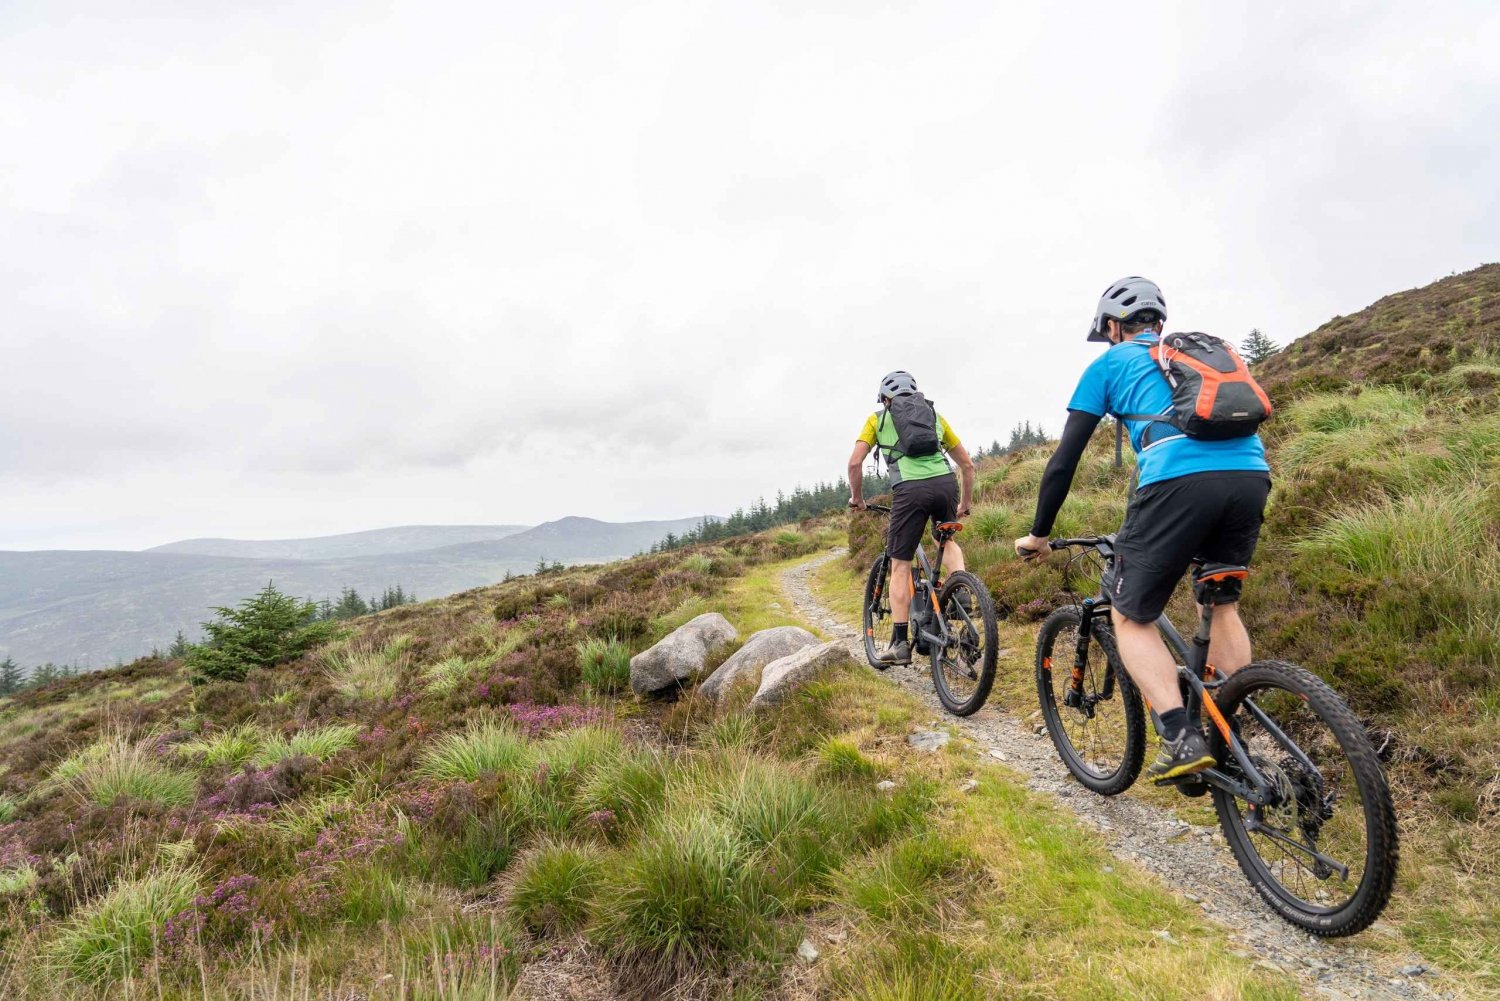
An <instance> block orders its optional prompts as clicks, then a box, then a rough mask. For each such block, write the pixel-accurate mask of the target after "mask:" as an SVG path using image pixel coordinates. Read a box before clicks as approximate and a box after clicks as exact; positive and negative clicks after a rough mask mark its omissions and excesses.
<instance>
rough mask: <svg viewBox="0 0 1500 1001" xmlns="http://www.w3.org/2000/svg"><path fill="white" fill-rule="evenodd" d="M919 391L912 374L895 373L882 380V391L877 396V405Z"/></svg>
mask: <svg viewBox="0 0 1500 1001" xmlns="http://www.w3.org/2000/svg"><path fill="white" fill-rule="evenodd" d="M916 391H917V380H916V379H913V378H912V377H911V373H910V372H903V371H899V370H898V371H895V372H892V373H891V374H890V375H888V376H886V377H885V378H884V379H881V380H880V391H879V392H878V393H876V394H875V402H876V403H884V402H885V401H886V400H889V399H890V398H891V397H893V396H900V395H901V394H903V393H915V392H916Z"/></svg>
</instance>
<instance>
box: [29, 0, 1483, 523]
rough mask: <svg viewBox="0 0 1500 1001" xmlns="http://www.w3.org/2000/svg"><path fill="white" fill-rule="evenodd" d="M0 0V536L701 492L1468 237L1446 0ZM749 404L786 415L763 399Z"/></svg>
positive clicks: (1477, 186)
mask: <svg viewBox="0 0 1500 1001" xmlns="http://www.w3.org/2000/svg"><path fill="white" fill-rule="evenodd" d="M59 10H60V9H59V8H57V7H56V6H55V5H51V4H49V5H45V6H43V5H26V4H11V5H8V6H7V7H6V8H5V10H4V11H3V12H0V65H4V66H6V75H5V85H4V86H3V88H0V192H3V193H4V196H3V198H0V232H4V233H5V234H6V239H5V240H4V241H0V302H3V303H4V304H5V317H4V320H3V321H0V357H3V358H4V359H5V374H6V385H5V387H4V390H3V391H0V498H3V500H0V505H3V517H0V547H5V546H14V547H35V546H51V545H80V546H83V545H113V546H140V545H149V544H153V543H157V542H162V541H166V540H167V539H170V538H174V537H181V536H187V535H235V534H238V535H262V536H264V535H309V534H314V533H317V532H323V531H338V530H349V529H357V528H366V527H373V526H376V525H381V524H390V523H398V522H405V521H420V522H433V521H445V520H447V521H454V522H484V521H494V522H511V521H537V520H542V519H545V518H547V517H551V516H555V515H558V514H561V513H581V514H592V515H595V516H600V517H612V518H632V517H668V516H676V515H681V514H688V513H692V512H696V511H704V510H717V511H724V510H727V509H729V508H731V507H733V506H734V505H735V504H738V503H742V502H745V501H748V500H751V499H753V498H754V497H755V496H756V495H757V494H760V493H767V494H774V492H775V490H776V489H777V488H781V487H790V486H791V485H793V484H795V483H796V482H798V481H802V482H809V481H811V480H814V479H819V478H824V479H826V478H832V477H834V476H836V475H838V474H839V472H840V470H841V468H842V466H843V462H844V459H845V457H846V455H847V450H848V447H849V443H850V441H851V439H852V438H853V436H854V433H855V431H856V429H857V427H858V423H859V421H860V420H862V418H863V415H864V413H865V411H866V409H867V407H868V406H869V398H870V396H871V387H872V385H873V382H874V380H875V379H876V378H878V376H879V375H880V374H881V373H883V372H884V371H886V370H888V369H890V368H893V367H900V366H905V367H909V368H911V369H913V370H914V371H916V372H917V373H918V375H919V377H920V378H921V379H922V380H923V381H924V383H925V384H926V385H927V386H928V388H930V390H931V392H932V395H933V396H934V397H936V398H937V399H938V400H939V402H940V404H941V406H942V407H943V409H944V411H945V413H947V414H948V415H949V416H950V417H951V418H952V419H953V421H954V423H955V425H956V426H957V427H958V428H959V430H960V432H961V433H962V434H964V435H965V436H967V437H969V439H970V441H971V442H977V441H987V440H989V439H991V438H995V437H1001V438H1003V437H1004V436H1005V434H1006V432H1007V430H1008V428H1009V426H1010V425H1011V424H1012V423H1014V422H1016V421H1018V420H1022V419H1032V420H1041V421H1043V422H1044V423H1047V424H1050V425H1054V426H1055V425H1056V424H1057V423H1058V422H1059V421H1060V419H1061V416H1062V408H1063V405H1064V403H1065V401H1066V397H1067V394H1068V392H1069V390H1070V389H1071V386H1072V383H1073V381H1074V379H1075V378H1076V374H1077V372H1078V370H1079V369H1080V368H1081V367H1082V366H1083V364H1085V363H1086V361H1087V360H1088V359H1089V358H1090V357H1092V350H1093V349H1091V348H1090V347H1089V346H1087V345H1086V344H1084V343H1083V340H1082V337H1081V334H1080V331H1081V330H1082V328H1083V325H1084V322H1085V320H1086V318H1087V314H1088V313H1089V312H1090V310H1091V308H1092V301H1093V298H1094V296H1096V295H1097V293H1098V290H1099V289H1100V288H1101V287H1102V286H1103V284H1104V283H1105V282H1106V281H1108V280H1109V279H1110V278H1112V277H1115V276H1116V275H1118V274H1122V273H1134V272H1144V273H1147V274H1151V275H1153V276H1155V277H1156V278H1157V279H1158V280H1159V281H1161V282H1162V283H1163V284H1164V285H1165V286H1166V287H1167V289H1168V294H1169V295H1171V296H1172V299H1173V302H1174V307H1175V308H1176V312H1175V314H1174V316H1173V322H1174V324H1176V323H1178V322H1181V323H1182V324H1183V325H1184V326H1190V327H1196V328H1200V329H1209V330H1218V331H1223V332H1226V333H1228V334H1230V335H1231V336H1242V335H1243V333H1244V331H1246V330H1248V328H1249V327H1251V326H1259V327H1261V328H1262V329H1265V330H1266V331H1267V332H1269V333H1270V334H1271V335H1272V336H1273V337H1276V338H1278V339H1281V340H1286V339H1288V338H1290V337H1292V336H1295V335H1296V334H1299V333H1302V332H1305V331H1306V330H1308V329H1310V328H1311V327H1313V326H1315V325H1316V324H1317V323H1319V322H1321V321H1323V320H1325V319H1327V318H1328V317H1329V316H1331V315H1333V314H1335V313H1339V312H1348V311H1351V310H1354V309H1358V308H1360V307H1362V306H1363V305H1365V304H1366V303H1368V302H1369V301H1371V300H1372V299H1374V298H1376V297H1377V296H1379V295H1382V294H1384V293H1386V292H1388V291H1391V290H1394V289H1397V288H1403V287H1410V286H1413V285H1417V284H1421V283H1423V282H1426V281H1429V280H1432V279H1434V278H1436V277H1439V276H1441V275H1443V274H1446V273H1448V272H1449V271H1452V270H1455V269H1463V268H1467V267H1471V266H1473V265H1475V264H1477V263H1479V262H1481V261H1483V260H1494V259H1496V258H1497V256H1500V237H1497V236H1496V234H1497V233H1500V207H1497V204H1496V194H1495V185H1494V183H1493V178H1494V177H1495V176H1500V161H1497V149H1496V144H1495V143H1494V140H1493V137H1494V136H1495V135H1497V134H1500V105H1497V103H1496V101H1495V100H1494V95H1495V94H1496V93H1497V92H1500V70H1497V68H1496V64H1495V61H1494V60H1493V59H1492V58H1491V56H1490V54H1491V53H1493V52H1494V51H1496V50H1497V49H1500V14H1497V13H1496V11H1495V8H1494V6H1493V5H1492V4H1487V3H1469V4H1440V5H1437V6H1436V7H1427V8H1424V11H1423V15H1422V18H1421V21H1420V23H1414V22H1413V20H1412V18H1411V17H1410V16H1409V15H1408V14H1407V13H1404V12H1402V11H1400V10H1393V9H1388V8H1387V7H1385V6H1383V5H1373V4H1371V5H1340V6H1339V7H1337V8H1322V7H1313V8H1309V7H1307V6H1306V5H1302V6H1270V7H1267V6H1265V5H1259V4H1256V5H1249V4H1244V5H1235V4H1216V5H1209V6H1204V5H1147V6H1145V7H1143V8H1141V9H1140V10H1134V11H1132V14H1131V17H1130V33H1129V37H1128V38H1122V36H1121V34H1120V24H1119V22H1120V19H1119V17H1117V16H1116V13H1117V12H1116V10H1115V8H1112V7H1110V6H1108V5H1102V4H1084V5H1073V6H1071V7H1069V8H1068V9H1067V11H1065V12H1062V11H1058V12H1052V11H1047V10H1043V9H1034V10H1032V9H1012V8H1006V9H1004V10H1000V9H997V8H995V7H993V5H984V4H977V3H936V4H923V5H911V4H875V5H868V4H867V5H860V6H858V7H839V6H837V5H801V4H799V5H783V6H780V7H777V6H770V5H740V4H716V3H697V4H690V3H685V2H681V3H678V2H672V3H633V4H628V5H625V4H618V5H616V4H567V3H562V4H502V5H479V4H472V5H470V4H457V3H453V4H437V5H433V4H414V3H396V4H392V5H387V6H385V7H381V8H378V9H376V8H369V7H367V6H364V5H348V4H338V3H321V2H319V3H308V4H298V5H284V6H276V5H271V6H258V7H246V6H243V5H240V6H235V5H212V4H210V5H201V4H197V5H187V4H169V3H158V4H155V5H152V6H148V7H144V8H143V7H141V6H140V5H132V6H131V7H130V8H129V10H128V11H127V10H126V9H125V8H120V7H118V6H111V5H106V4H97V3H75V4H72V5H70V6H69V7H68V8H67V10H66V12H65V15H64V14H63V13H59ZM782 415H791V416H790V417H787V416H782Z"/></svg>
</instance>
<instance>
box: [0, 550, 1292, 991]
mask: <svg viewBox="0 0 1500 1001" xmlns="http://www.w3.org/2000/svg"><path fill="white" fill-rule="evenodd" d="M841 534H842V529H841V527H840V528H837V529H834V528H830V527H828V526H819V525H816V524H806V525H804V526H803V527H802V528H801V529H800V530H793V529H781V530H778V531H777V532H775V533H774V534H769V533H768V534H767V535H764V536H760V537H751V538H739V539H732V540H728V541H726V542H725V543H723V544H720V545H715V546H712V547H709V546H704V547H698V548H697V549H695V550H692V551H687V552H674V553H671V554H666V555H660V556H651V557H642V558H638V559H634V560H630V561H626V562H623V563H617V564H613V565H610V566H607V567H602V568H590V569H585V570H575V571H567V572H562V573H549V574H546V575H544V576H542V577H536V578H532V577H528V578H524V579H520V580H517V581H514V582H511V583H506V584H501V585H498V586H493V587H489V588H484V589H480V590H476V591H471V592H468V593H465V594H462V595H457V596H454V597H452V598H449V599H444V600H440V601H432V602H426V603H423V604H420V605H413V606H403V607H400V608H396V609H393V610H390V611H387V612H382V613H380V614H378V615H374V616H369V617H366V618H362V619H358V620H354V621H352V622H351V623H349V624H348V627H347V631H346V633H345V634H344V635H342V636H341V637H339V638H337V639H335V640H334V641H333V642H331V643H329V644H328V645H326V646H324V647H322V648H320V649H318V650H315V651H314V652H312V653H311V654H309V655H307V656H305V657H302V658H300V659H298V660H296V661H294V662H291V663H286V664H280V665H277V666H275V667H273V668H270V669H265V670H256V671H253V672H251V673H250V674H249V676H248V677H247V678H246V680H244V681H242V682H221V683H216V684H212V685H208V686H205V687H201V688H198V689H192V688H190V686H189V685H188V684H187V682H186V679H185V672H184V670H183V668H182V665H180V664H177V663H171V662H161V661H156V660H150V659H147V660H143V661H140V662H137V663H135V664H132V665H130V666H128V667H125V668H122V669H117V670H109V671H103V672H99V673H97V674H93V675H89V676H85V677H80V678H75V679H71V680H68V681H65V682H61V683H58V684H55V685H52V686H48V687H46V688H42V689H36V690H31V691H28V692H26V693H24V694H23V695H21V696H19V697H17V698H13V699H0V996H3V997H6V998H18V999H33V998H36V999H40V998H46V999H49V1001H56V999H78V1001H99V999H103V998H119V997H130V996H140V997H151V998H158V997H159V998H163V999H174V1001H175V999H182V1001H186V999H189V998H191V999H194V1001H199V999H212V1001H218V999H226V1001H227V999H231V998H232V999H237V1001H240V999H243V1001H250V999H252V998H253V999H256V1001H264V999H266V998H272V997H276V998H280V997H287V998H295V999H303V998H308V999H310V998H315V997H317V998H325V997H326V998H333V997H338V998H356V997H357V998H370V999H372V1001H373V999H386V1001H395V999H401V1001H419V999H422V1001H438V999H441V1001H471V999H474V1001H477V999H484V1001H496V999H502V998H514V999H515V1001H525V999H534V1001H539V999H541V998H560V997H566V998H577V999H580V1001H582V999H591V1001H616V999H618V1001H627V999H646V998H659V997H678V998H683V999H687V998H704V999H707V998H726V999H727V998H734V999H738V1001H756V999H759V1001H799V999H806V998H808V997H815V996H830V997H851V998H884V997H890V998H895V997H911V998H933V999H937V998H942V999H943V1001H982V999H986V998H990V997H993V996H996V994H997V993H998V994H999V995H1001V996H1016V995H1018V994H1019V993H1021V992H1026V991H1030V992H1034V993H1037V994H1038V996H1050V997H1078V996H1084V995H1087V996H1093V997H1100V998H1112V997H1119V998H1126V997H1141V996H1145V995H1148V994H1149V995H1151V996H1154V997H1160V998H1164V999H1181V1001H1190V999H1196V998H1201V997H1203V996H1205V994H1204V992H1205V991H1206V992H1208V996H1213V997H1221V998H1251V999H1261V1001H1290V999H1291V998H1293V997H1295V996H1296V993H1297V992H1296V988H1295V987H1294V986H1291V985H1288V984H1287V983H1285V982H1279V981H1278V978H1276V977H1273V976H1271V975H1269V974H1268V973H1266V972H1265V971H1260V970H1255V969H1252V968H1251V965H1250V963H1249V961H1248V960H1246V959H1245V958H1243V957H1240V956H1236V955H1234V954H1233V953H1232V952H1231V951H1230V949H1229V947H1228V946H1227V945H1226V944H1225V942H1224V940H1223V937H1222V934H1221V933H1220V932H1219V931H1218V930H1217V929H1215V928H1214V927H1212V926H1210V925H1208V924H1207V923H1206V922H1205V921H1204V920H1203V919H1202V917H1201V915H1200V914H1199V912H1198V910H1197V909H1196V908H1195V907H1194V906H1192V905H1191V904H1190V903H1188V902H1186V901H1183V900H1179V899H1174V898H1173V897H1172V896H1170V895H1169V894H1167V893H1165V892H1164V891H1163V890H1162V889H1161V888H1160V887H1159V886H1157V885H1155V884H1153V883H1152V882H1151V881H1150V879H1149V878H1148V877H1146V876H1144V875H1143V874H1142V873H1140V872H1139V871H1138V870H1136V869H1134V868H1133V867H1130V866H1128V865H1126V864H1123V863H1118V862H1115V863H1114V865H1110V864H1106V862H1109V861H1112V860H1110V858H1109V856H1108V855H1107V854H1106V852H1105V851H1104V849H1103V847H1102V846H1101V844H1100V842H1099V839H1098V837H1097V836H1096V835H1095V834H1093V833H1091V832H1089V831H1086V830H1084V829H1083V828H1080V827H1078V826H1076V825H1074V824H1072V823H1069V822H1067V821H1064V820H1062V819H1061V818H1059V817H1058V816H1057V814H1056V812H1055V811H1054V810H1053V809H1052V808H1051V807H1049V806H1048V805H1047V804H1046V803H1045V802H1044V801H1042V800H1040V799H1038V798H1037V797H1035V796H1032V795H1031V794H1029V793H1027V792H1026V791H1025V790H1024V789H1023V788H1022V787H1020V786H1019V785H1018V784H1017V783H1016V781H1015V780H1014V778H1013V777H1012V776H1010V775H1009V774H1008V773H1006V772H1004V771H1002V770H1001V769H1000V767H999V766H998V764H997V763H996V762H994V761H993V760H991V759H989V758H987V757H984V756H982V755H979V754H977V753H975V752H976V750H977V748H973V747H967V748H966V747H961V742H960V741H958V740H955V741H953V744H952V745H951V746H952V750H951V752H950V753H938V754H933V753H930V752H927V751H923V750H918V749H916V748H914V747H912V746H911V745H910V744H909V743H908V741H907V736H908V735H909V734H911V733H912V731H913V730H914V729H918V728H922V727H924V726H930V725H931V724H930V723H927V722H926V721H927V713H926V712H925V710H924V709H923V708H922V707H921V705H920V703H917V702H916V701H915V700H914V699H912V698H911V697H910V696H907V695H904V694H903V693H901V692H900V691H899V690H897V689H895V688H893V687H892V686H889V685H887V684H886V683H884V682H883V681H880V680H878V679H876V678H874V677H873V676H872V675H871V673H870V672H869V671H868V670H867V669H863V668H856V667H855V666H854V665H852V664H847V663H846V664H843V665H834V666H832V667H830V668H829V669H828V670H827V672H826V673H825V674H824V675H823V676H822V677H821V678H820V679H819V680H817V681H815V682H813V683H811V684H809V685H808V686H807V687H806V688H804V689H802V690H801V691H800V692H799V693H796V694H795V695H794V696H793V697H791V698H790V699H789V700H788V701H787V702H786V703H784V704H783V705H782V706H781V707H780V708H779V709H778V710H775V711H773V712H753V711H749V710H747V708H746V705H745V703H746V700H747V699H748V697H749V695H750V692H751V691H752V690H753V685H752V686H751V688H750V689H745V688H743V687H741V688H736V689H734V690H733V691H732V692H731V693H730V695H729V696H728V697H727V698H726V701H725V704H723V705H720V706H717V707H716V706H714V705H712V704H710V703H708V702H706V701H705V700H703V699H701V698H699V697H696V696H695V695H693V694H692V693H691V691H689V692H688V693H686V695H685V697H684V698H682V699H680V700H678V701H676V702H673V701H670V700H666V701H650V700H648V701H638V700H636V699H634V698H631V697H628V696H626V697H620V696H618V695H617V694H616V693H617V692H619V691H621V688H620V686H621V685H622V683H623V682H624V680H625V678H626V673H622V670H623V669H625V666H626V660H625V658H627V657H628V656H629V655H630V653H631V652H633V651H637V650H641V649H643V648H645V647H646V646H648V645H649V644H651V643H652V642H653V641H654V640H655V639H657V638H659V637H661V636H662V635H664V634H665V633H666V632H667V631H669V630H671V629H672V628H674V627H676V626H678V625H680V624H682V623H683V622H684V621H686V620H687V619H689V618H691V617H693V616H695V615H697V614H699V613H701V612H704V611H707V610H710V609H712V610H718V611H720V612H722V613H724V614H725V615H726V616H728V617H729V618H730V619H731V621H733V622H734V623H735V624H736V625H737V626H738V627H739V629H740V630H741V633H740V635H741V638H743V637H744V636H746V635H748V634H749V633H750V632H751V631H753V630H756V629H759V628H762V627H765V626H773V625H780V624H790V623H795V622H796V621H797V620H796V618H795V616H794V614H792V613H791V612H790V605H791V603H790V602H789V601H788V600H787V598H786V596H785V595H784V594H783V593H782V592H781V591H780V590H779V589H778V586H777V584H776V581H777V580H778V579H779V577H780V570H781V568H783V567H785V566H786V565H787V564H788V562H791V561H801V560H803V559H804V558H805V557H806V555H807V554H809V553H811V552H813V551H815V550H817V549H819V548H823V549H827V548H828V547H829V546H831V544H832V543H833V542H834V541H835V540H836V539H837V538H838V537H839V536H840V535H841ZM737 645H738V644H737V643H735V644H731V645H729V646H727V647H724V648H721V649H720V650H719V651H717V652H716V653H715V654H714V655H713V658H712V659H711V660H710V662H709V664H708V665H706V667H705V669H708V668H711V667H712V666H713V665H715V664H717V663H718V662H719V661H721V660H722V659H723V658H724V657H725V656H727V655H728V654H730V653H731V652H733V650H734V649H735V648H736V646H737ZM1116 866H1118V871H1116ZM1164 935H1165V936H1170V941H1171V946H1172V947H1171V948H1170V949H1164V948H1160V945H1161V943H1162V942H1163V941H1164V939H1163V936H1164ZM809 949H811V950H813V952H812V953H811V955H815V956H816V960H815V961H814V962H811V963H809V962H808V960H807V959H806V958H799V953H800V954H801V955H802V956H803V957H806V956H807V955H809V953H808V952H807V950H809ZM1120 955H1130V956H1132V959H1131V961H1130V962H1128V963H1118V962H1114V961H1112V958H1113V957H1116V956H1120ZM1106 959H1108V960H1109V961H1101V960H1106ZM918 984H920V985H922V988H921V991H920V992H918V991H917V990H916V989H915V987H914V985H918Z"/></svg>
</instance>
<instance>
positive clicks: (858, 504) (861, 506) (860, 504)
mask: <svg viewBox="0 0 1500 1001" xmlns="http://www.w3.org/2000/svg"><path fill="white" fill-rule="evenodd" d="M849 506H850V507H852V508H854V510H856V511H863V510H865V509H866V507H867V505H866V504H865V502H864V501H863V500H862V499H861V498H859V497H850V498H849Z"/></svg>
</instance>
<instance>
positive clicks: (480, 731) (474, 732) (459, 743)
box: [419, 719, 532, 782]
mask: <svg viewBox="0 0 1500 1001" xmlns="http://www.w3.org/2000/svg"><path fill="white" fill-rule="evenodd" d="M531 760H532V752H531V748H530V746H529V745H528V744H527V743H526V738H525V737H523V736H522V735H521V732H520V731H519V730H517V729H516V728H515V727H514V726H512V725H511V724H509V723H504V722H500V721H498V720H494V719H484V720H480V721H477V722H473V723H470V724H469V725H468V726H467V727H465V728H464V729H463V730H461V731H459V732H458V733H447V734H444V735H443V736H441V737H439V738H438V740H437V741H436V742H435V743H434V744H433V745H432V746H431V747H429V748H428V749H427V750H426V751H425V752H424V753H423V755H422V763H421V765H420V767H419V771H420V773H421V774H422V775H424V776H426V777H427V778H431V779H439V780H443V779H448V780H452V779H457V780H459V781H462V782H473V781H474V780H475V779H478V778H479V777H480V776H481V775H488V774H495V773H505V772H511V771H515V770H518V769H521V768H525V767H526V766H528V765H529V764H530V763H531Z"/></svg>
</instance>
